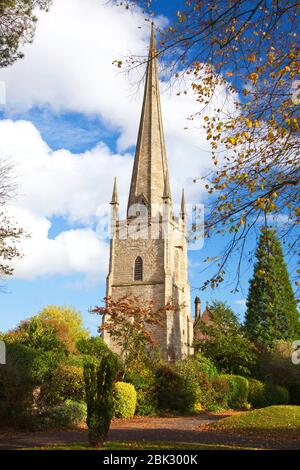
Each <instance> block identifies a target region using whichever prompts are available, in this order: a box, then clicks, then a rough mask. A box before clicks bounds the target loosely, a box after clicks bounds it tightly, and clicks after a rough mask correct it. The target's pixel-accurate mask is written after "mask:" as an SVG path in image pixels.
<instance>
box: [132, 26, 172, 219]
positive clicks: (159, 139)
mask: <svg viewBox="0 0 300 470" xmlns="http://www.w3.org/2000/svg"><path fill="white" fill-rule="evenodd" d="M156 55H157V52H156V47H155V37H154V27H153V24H152V30H151V40H150V50H149V57H148V63H147V70H146V82H145V91H144V99H143V107H142V113H141V119H140V126H139V132H138V139H137V145H136V153H135V159H134V165H133V172H132V178H131V186H130V193H129V200H128V210H129V208H130V207H131V206H132V205H133V204H138V203H146V204H147V205H148V206H149V208H150V209H151V206H152V205H153V204H158V205H159V206H160V205H161V204H162V198H163V196H164V189H165V187H166V186H167V188H168V191H169V173H168V165H167V157H166V148H165V140H164V131H163V123H162V114H161V104H160V94H159V82H158V71H157V59H156ZM169 197H170V198H171V194H170V195H169Z"/></svg>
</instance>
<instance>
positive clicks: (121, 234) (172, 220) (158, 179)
mask: <svg viewBox="0 0 300 470" xmlns="http://www.w3.org/2000/svg"><path fill="white" fill-rule="evenodd" d="M111 207H112V231H113V237H112V239H111V246H110V263H109V274H108V277H107V296H111V297H112V298H113V299H115V300H117V299H120V298H121V297H124V296H135V297H137V298H140V299H141V302H144V301H147V300H151V301H154V302H155V304H156V305H157V307H162V306H164V305H166V304H167V303H169V302H170V303H172V304H173V305H174V307H175V311H170V312H167V314H166V316H165V320H164V327H163V328H159V327H158V328H157V329H156V330H155V331H154V334H155V338H156V341H157V343H158V344H159V347H160V349H161V353H162V356H163V358H164V359H165V360H169V361H173V360H178V359H181V358H183V357H186V356H187V355H189V354H191V353H192V352H193V349H192V343H193V322H192V319H191V316H190V286H189V282H188V276H187V246H186V214H185V202H184V195H183V198H182V207H181V213H180V215H179V217H175V216H174V214H173V210H172V199H171V191H170V184H169V175H168V167H167V159H166V151H165V144H164V135H163V127H162V118H161V106H160V98H159V87H158V75H157V64H156V58H155V44H154V32H153V28H152V34H151V45H150V53H149V61H148V67H147V74H146V85H145V94H144V102H143V109H142V116H141V122H140V128H139V136H138V142H137V149H136V156H135V161H134V167H133V173H132V180H131V186H130V194H129V201H128V210H127V218H126V219H125V220H122V221H120V220H119V219H118V196H117V187H116V183H115V186H114V191H113V197H112V201H111ZM137 257H141V259H142V262H143V275H142V280H135V278H134V266H135V261H136V259H137ZM104 340H105V341H106V342H107V343H108V344H109V345H110V347H111V348H112V349H116V347H115V346H114V344H113V343H112V341H111V338H110V336H109V334H108V333H107V332H105V333H104Z"/></svg>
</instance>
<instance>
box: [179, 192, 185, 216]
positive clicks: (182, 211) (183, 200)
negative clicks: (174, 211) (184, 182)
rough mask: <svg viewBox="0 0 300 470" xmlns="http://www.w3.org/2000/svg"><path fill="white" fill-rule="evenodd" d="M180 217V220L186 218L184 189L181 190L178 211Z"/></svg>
mask: <svg viewBox="0 0 300 470" xmlns="http://www.w3.org/2000/svg"><path fill="white" fill-rule="evenodd" d="M180 215H181V218H182V219H185V216H186V208H185V195H184V189H183V190H182V196H181V210H180Z"/></svg>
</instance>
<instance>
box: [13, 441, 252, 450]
mask: <svg viewBox="0 0 300 470" xmlns="http://www.w3.org/2000/svg"><path fill="white" fill-rule="evenodd" d="M158 449H160V450H163V449H166V450H169V449H172V450H175V449H176V450H243V449H245V448H243V447H236V446H225V445H221V444H197V443H184V442H182V443H181V442H176V443H171V442H170V443H168V442H162V443H157V442H148V441H147V442H146V441H144V442H136V441H134V442H119V441H114V442H108V443H107V444H106V446H105V447H103V449H101V450H158ZM247 449H248V448H247ZM22 450H92V449H91V448H90V447H89V445H88V444H87V443H78V444H71V445H68V446H62V445H57V446H48V447H32V448H26V449H22ZM94 450H97V449H94ZM251 450H254V449H251Z"/></svg>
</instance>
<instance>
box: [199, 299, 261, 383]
mask: <svg viewBox="0 0 300 470" xmlns="http://www.w3.org/2000/svg"><path fill="white" fill-rule="evenodd" d="M209 319H210V322H209V323H206V322H204V321H203V320H202V319H201V320H200V323H199V329H200V331H201V333H202V334H203V338H201V340H200V341H198V342H196V344H195V347H196V349H197V350H199V351H201V352H202V353H203V354H204V355H205V356H207V357H209V358H211V359H212V360H213V362H214V363H215V364H216V365H217V366H218V368H219V369H220V370H222V371H223V372H226V373H228V374H242V375H248V374H249V372H250V369H251V366H252V365H253V363H254V361H255V348H254V346H253V344H252V343H251V342H250V341H249V339H248V338H247V337H246V336H245V334H244V333H243V330H242V327H241V325H240V324H239V322H238V319H237V317H236V316H235V314H234V312H233V311H232V310H231V308H229V307H228V306H227V305H226V304H225V303H224V302H219V301H214V302H213V303H212V305H210V307H209Z"/></svg>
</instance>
